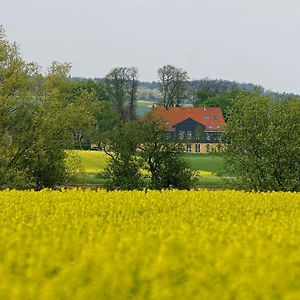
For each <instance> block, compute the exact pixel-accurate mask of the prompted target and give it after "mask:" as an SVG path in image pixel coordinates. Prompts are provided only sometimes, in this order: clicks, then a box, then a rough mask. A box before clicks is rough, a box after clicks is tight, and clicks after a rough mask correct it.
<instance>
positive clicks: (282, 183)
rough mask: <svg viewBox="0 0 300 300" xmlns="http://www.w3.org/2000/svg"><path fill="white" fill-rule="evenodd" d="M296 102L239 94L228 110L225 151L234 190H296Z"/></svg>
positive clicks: (299, 113) (299, 161)
mask: <svg viewBox="0 0 300 300" xmlns="http://www.w3.org/2000/svg"><path fill="white" fill-rule="evenodd" d="M299 120H300V102H299V100H295V101H291V100H285V101H274V100H272V99H271V98H270V97H267V96H259V95H258V93H247V92H244V91H241V92H240V93H238V94H237V96H236V98H235V100H234V102H233V106H232V108H231V109H230V111H229V115H228V120H227V127H226V136H225V138H226V141H227V150H226V152H225V162H226V166H227V169H228V171H229V172H230V173H231V174H234V175H235V176H236V179H235V180H234V183H235V184H236V186H237V187H239V188H243V189H247V190H257V191H271V190H275V191H299V190H300V171H299V170H300V135H299V132H300V122H299Z"/></svg>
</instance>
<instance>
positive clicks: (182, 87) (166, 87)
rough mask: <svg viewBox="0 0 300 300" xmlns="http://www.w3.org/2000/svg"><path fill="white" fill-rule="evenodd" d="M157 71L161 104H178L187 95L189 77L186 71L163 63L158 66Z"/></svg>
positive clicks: (167, 105)
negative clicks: (161, 65)
mask: <svg viewBox="0 0 300 300" xmlns="http://www.w3.org/2000/svg"><path fill="white" fill-rule="evenodd" d="M157 73H158V77H159V90H160V93H161V95H162V105H163V106H165V107H170V106H180V105H181V104H182V101H183V100H184V99H185V98H187V96H188V91H189V88H188V87H189V86H188V80H189V77H188V75H187V72H186V71H183V70H182V69H179V68H176V67H174V66H172V65H165V66H163V67H161V68H159V69H158V72H157Z"/></svg>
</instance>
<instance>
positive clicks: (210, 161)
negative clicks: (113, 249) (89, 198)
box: [68, 150, 225, 188]
mask: <svg viewBox="0 0 300 300" xmlns="http://www.w3.org/2000/svg"><path fill="white" fill-rule="evenodd" d="M184 155H185V157H186V158H187V160H188V161H189V162H190V165H191V169H192V170H194V171H197V170H199V171H206V172H208V173H213V174H207V175H206V174H205V172H204V174H201V176H200V178H199V179H198V180H197V186H198V187H201V188H205V187H218V188H222V187H225V182H224V180H223V178H222V177H221V175H223V174H224V159H223V157H222V156H221V155H217V154H184ZM107 160H108V157H107V155H106V154H105V153H104V152H103V151H85V150H69V151H68V163H69V164H70V165H73V164H74V161H75V163H76V164H77V166H76V169H77V170H78V174H79V175H78V176H76V177H75V178H73V180H74V182H70V184H72V183H74V184H75V183H76V184H84V185H87V184H92V185H102V184H103V183H104V180H105V179H104V177H103V171H104V168H105V166H106V163H107Z"/></svg>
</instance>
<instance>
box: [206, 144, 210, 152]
mask: <svg viewBox="0 0 300 300" xmlns="http://www.w3.org/2000/svg"><path fill="white" fill-rule="evenodd" d="M209 151H210V144H206V152H209Z"/></svg>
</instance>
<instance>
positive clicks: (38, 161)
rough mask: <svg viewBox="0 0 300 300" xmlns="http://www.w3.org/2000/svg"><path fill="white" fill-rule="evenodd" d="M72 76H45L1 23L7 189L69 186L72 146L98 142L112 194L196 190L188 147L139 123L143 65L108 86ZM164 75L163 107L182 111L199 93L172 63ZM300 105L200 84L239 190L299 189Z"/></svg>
mask: <svg viewBox="0 0 300 300" xmlns="http://www.w3.org/2000/svg"><path fill="white" fill-rule="evenodd" d="M70 70H71V65H70V64H68V63H62V64H61V63H58V62H53V63H52V64H51V66H50V67H49V69H48V71H47V72H46V74H42V73H41V71H40V67H39V66H38V65H37V64H35V63H27V62H25V61H24V60H23V59H22V58H21V56H20V53H19V49H18V47H17V46H16V44H15V43H10V42H9V41H7V39H6V35H5V32H4V29H3V28H2V27H0V116H1V117H0V188H2V189H3V188H19V189H24V188H34V189H41V188H44V187H55V186H57V185H60V184H63V183H64V182H65V181H66V180H67V179H68V177H69V176H71V175H72V174H70V172H69V171H68V168H67V166H66V151H65V150H66V149H84V148H89V146H90V145H91V144H92V143H94V144H97V145H99V147H101V148H102V149H104V151H106V152H107V154H108V155H109V156H110V161H109V165H108V168H107V170H106V174H107V184H106V187H107V188H108V189H136V188H139V189H142V188H145V187H146V188H148V187H149V188H157V189H162V188H167V187H170V186H172V187H175V188H190V187H191V183H192V181H191V173H190V171H189V167H188V165H187V162H186V161H185V160H184V159H183V157H182V145H180V144H179V143H177V144H171V143H169V142H166V141H165V140H164V138H163V134H164V132H163V128H161V126H160V124H157V123H155V122H152V123H146V122H144V121H143V120H137V115H136V104H137V90H138V84H139V81H138V70H137V68H135V67H119V68H114V69H112V70H111V71H110V72H109V73H108V74H107V75H106V76H105V79H104V80H99V81H95V80H84V81H83V80H74V79H71V80H70ZM158 77H159V82H158V89H159V92H160V95H161V99H160V102H159V105H162V106H164V107H173V106H182V105H183V103H184V101H185V100H186V99H187V98H188V97H189V95H190V84H189V83H190V79H189V76H188V74H187V72H186V71H184V70H182V69H180V68H177V67H175V66H172V65H165V66H163V67H161V68H159V69H158ZM219 92H220V94H218V93H219ZM299 103H300V101H299V98H296V97H290V96H288V97H283V98H280V99H279V98H276V97H274V95H272V94H268V93H265V92H264V91H263V90H262V89H261V88H259V87H257V88H256V89H255V90H254V91H252V90H251V91H249V90H248V91H247V90H239V89H235V88H232V89H231V90H226V91H225V92H224V90H222V89H221V90H218V91H212V90H211V89H208V88H207V87H200V88H199V89H198V90H197V92H196V95H195V100H194V105H197V106H221V108H222V109H223V113H224V114H225V117H226V120H227V125H226V132H225V137H224V138H225V141H226V145H227V146H226V151H225V153H224V157H225V160H226V163H227V166H228V172H229V174H234V176H231V177H232V179H233V181H234V183H235V186H236V187H238V188H244V189H254V190H263V191H265V190H289V191H297V190H299V189H300V173H299V170H300V152H299V151H300V135H299V132H300V127H299V126H300V121H299V120H300V104H299ZM142 170H144V171H146V172H148V173H149V174H150V179H149V177H148V179H145V176H144V175H143V172H142Z"/></svg>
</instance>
